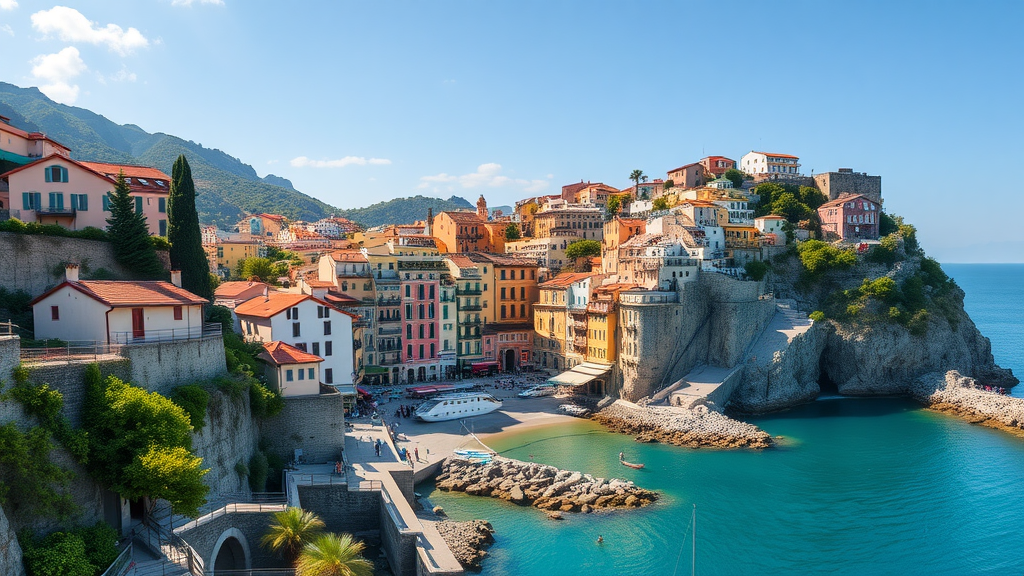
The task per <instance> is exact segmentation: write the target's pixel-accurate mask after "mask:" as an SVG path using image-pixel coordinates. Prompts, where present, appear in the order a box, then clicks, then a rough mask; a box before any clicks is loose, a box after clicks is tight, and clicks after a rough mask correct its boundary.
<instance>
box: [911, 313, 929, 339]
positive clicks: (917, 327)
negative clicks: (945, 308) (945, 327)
mask: <svg viewBox="0 0 1024 576" xmlns="http://www.w3.org/2000/svg"><path fill="white" fill-rule="evenodd" d="M930 318H931V314H929V312H928V311H927V310H918V311H917V312H915V313H914V316H913V317H912V318H911V319H910V321H909V322H907V329H908V330H910V333H911V334H913V335H914V336H924V335H925V334H927V333H928V321H929V319H930Z"/></svg>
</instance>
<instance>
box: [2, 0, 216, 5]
mask: <svg viewBox="0 0 1024 576" xmlns="http://www.w3.org/2000/svg"><path fill="white" fill-rule="evenodd" d="M0 1H2V0H0ZM197 2H198V3H199V4H216V5H218V6H223V5H224V0H171V6H191V5H193V4H195V3H197Z"/></svg>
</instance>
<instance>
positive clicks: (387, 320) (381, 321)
mask: <svg viewBox="0 0 1024 576" xmlns="http://www.w3.org/2000/svg"><path fill="white" fill-rule="evenodd" d="M401 321H402V318H401V317H399V316H392V317H390V318H387V317H380V318H377V324H394V323H396V322H401Z"/></svg>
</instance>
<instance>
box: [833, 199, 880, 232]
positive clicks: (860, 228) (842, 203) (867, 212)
mask: <svg viewBox="0 0 1024 576" xmlns="http://www.w3.org/2000/svg"><path fill="white" fill-rule="evenodd" d="M881 209H882V206H881V205H880V204H879V203H878V202H875V201H874V200H872V199H870V198H868V197H867V196H865V195H862V194H856V195H845V196H840V197H839V198H838V199H836V200H832V201H831V202H826V203H824V204H822V205H821V207H820V208H818V217H819V218H820V219H821V233H822V234H823V235H824V236H825V239H826V240H844V241H848V242H850V241H857V240H877V239H878V221H879V214H880V213H881Z"/></svg>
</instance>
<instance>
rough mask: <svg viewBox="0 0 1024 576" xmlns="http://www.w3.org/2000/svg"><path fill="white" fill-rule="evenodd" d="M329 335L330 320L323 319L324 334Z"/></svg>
mask: <svg viewBox="0 0 1024 576" xmlns="http://www.w3.org/2000/svg"><path fill="white" fill-rule="evenodd" d="M330 335H331V321H330V320H324V336H330Z"/></svg>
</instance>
